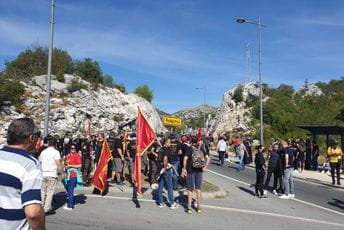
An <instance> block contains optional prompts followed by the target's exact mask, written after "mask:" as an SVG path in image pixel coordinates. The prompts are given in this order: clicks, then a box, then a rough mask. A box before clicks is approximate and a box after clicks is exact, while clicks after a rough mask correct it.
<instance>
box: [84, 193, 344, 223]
mask: <svg viewBox="0 0 344 230" xmlns="http://www.w3.org/2000/svg"><path fill="white" fill-rule="evenodd" d="M84 196H86V197H90V198H100V199H115V200H125V201H132V200H133V198H130V197H118V196H99V195H86V194H85V195H84ZM137 201H141V202H148V203H155V201H154V200H150V199H137ZM183 204H184V203H183ZM202 206H203V207H205V208H208V209H215V210H222V211H228V212H239V213H246V214H252V215H261V216H271V217H278V218H287V219H294V220H299V221H306V222H312V223H318V224H325V225H332V226H336V227H344V224H340V223H334V222H328V221H323V220H315V219H308V218H302V217H297V216H289V215H283V214H277V213H270V212H261V211H253V210H247V209H237V208H227V207H221V206H214V205H202Z"/></svg>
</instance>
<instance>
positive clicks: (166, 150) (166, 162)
mask: <svg viewBox="0 0 344 230" xmlns="http://www.w3.org/2000/svg"><path fill="white" fill-rule="evenodd" d="M171 155H172V151H171V139H168V138H167V139H165V140H164V145H163V147H162V148H161V149H160V151H159V154H158V161H159V165H160V168H161V170H160V178H159V180H158V183H159V187H158V191H157V196H158V207H159V208H162V207H164V206H165V204H164V203H163V197H162V190H163V188H164V187H165V188H166V189H167V194H168V201H169V203H170V208H171V209H176V208H177V204H176V202H175V201H174V197H173V187H172V173H173V172H172V170H173V169H172V167H171V162H172V158H171Z"/></svg>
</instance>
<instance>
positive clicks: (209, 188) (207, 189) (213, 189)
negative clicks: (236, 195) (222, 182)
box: [202, 180, 220, 192]
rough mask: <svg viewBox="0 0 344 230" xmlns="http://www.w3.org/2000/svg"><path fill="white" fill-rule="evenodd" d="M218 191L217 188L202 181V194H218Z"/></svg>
mask: <svg viewBox="0 0 344 230" xmlns="http://www.w3.org/2000/svg"><path fill="white" fill-rule="evenodd" d="M218 191H220V188H219V187H217V186H216V185H214V184H212V183H210V182H209V181H206V180H203V183H202V192H218Z"/></svg>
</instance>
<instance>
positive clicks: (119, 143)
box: [112, 138, 123, 158]
mask: <svg viewBox="0 0 344 230" xmlns="http://www.w3.org/2000/svg"><path fill="white" fill-rule="evenodd" d="M118 149H122V150H123V144H122V141H121V140H120V139H119V138H116V139H115V141H114V145H113V150H112V156H113V158H121V156H120V155H119V152H118Z"/></svg>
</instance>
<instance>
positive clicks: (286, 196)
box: [279, 194, 290, 199]
mask: <svg viewBox="0 0 344 230" xmlns="http://www.w3.org/2000/svg"><path fill="white" fill-rule="evenodd" d="M279 198H280V199H289V198H290V197H289V195H286V194H283V195H281V196H279Z"/></svg>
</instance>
